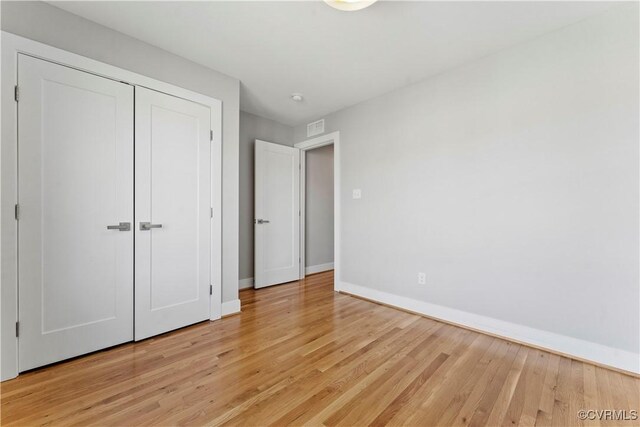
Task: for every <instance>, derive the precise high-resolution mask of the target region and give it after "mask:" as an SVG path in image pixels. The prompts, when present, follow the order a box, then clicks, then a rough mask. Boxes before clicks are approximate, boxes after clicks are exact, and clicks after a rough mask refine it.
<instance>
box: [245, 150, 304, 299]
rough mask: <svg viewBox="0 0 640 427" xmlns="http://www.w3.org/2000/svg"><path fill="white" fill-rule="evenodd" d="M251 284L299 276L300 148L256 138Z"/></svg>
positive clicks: (261, 284)
mask: <svg viewBox="0 0 640 427" xmlns="http://www.w3.org/2000/svg"><path fill="white" fill-rule="evenodd" d="M255 181H256V182H255V220H254V230H255V233H254V238H255V245H254V247H255V266H254V283H255V284H254V286H255V287H256V288H262V287H264V286H270V285H275V284H278V283H285V282H291V281H293V280H298V279H299V277H300V150H299V149H297V148H293V147H287V146H284V145H278V144H273V143H271V142H265V141H260V140H256V160H255Z"/></svg>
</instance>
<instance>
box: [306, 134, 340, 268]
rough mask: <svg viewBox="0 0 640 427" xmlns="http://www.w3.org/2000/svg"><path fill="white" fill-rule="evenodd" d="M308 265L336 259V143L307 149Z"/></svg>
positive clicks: (317, 264) (329, 262) (313, 265)
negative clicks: (334, 189)
mask: <svg viewBox="0 0 640 427" xmlns="http://www.w3.org/2000/svg"><path fill="white" fill-rule="evenodd" d="M305 187H306V188H305V240H304V243H305V266H306V267H315V266H322V265H325V264H331V263H333V145H325V146H324V147H320V148H316V149H313V150H309V151H307V152H306V159H305Z"/></svg>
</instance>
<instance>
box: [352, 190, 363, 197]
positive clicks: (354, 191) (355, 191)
mask: <svg viewBox="0 0 640 427" xmlns="http://www.w3.org/2000/svg"><path fill="white" fill-rule="evenodd" d="M361 197H362V191H361V190H360V189H359V188H355V189H354V190H353V198H354V199H360V198H361Z"/></svg>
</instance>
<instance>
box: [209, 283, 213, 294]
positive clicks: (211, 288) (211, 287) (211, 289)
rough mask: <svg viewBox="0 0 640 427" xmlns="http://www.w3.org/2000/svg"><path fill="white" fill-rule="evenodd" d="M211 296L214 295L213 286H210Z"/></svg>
mask: <svg viewBox="0 0 640 427" xmlns="http://www.w3.org/2000/svg"><path fill="white" fill-rule="evenodd" d="M209 295H213V285H209Z"/></svg>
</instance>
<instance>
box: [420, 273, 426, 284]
mask: <svg viewBox="0 0 640 427" xmlns="http://www.w3.org/2000/svg"><path fill="white" fill-rule="evenodd" d="M426 284H427V274H426V273H418V285H426Z"/></svg>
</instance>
